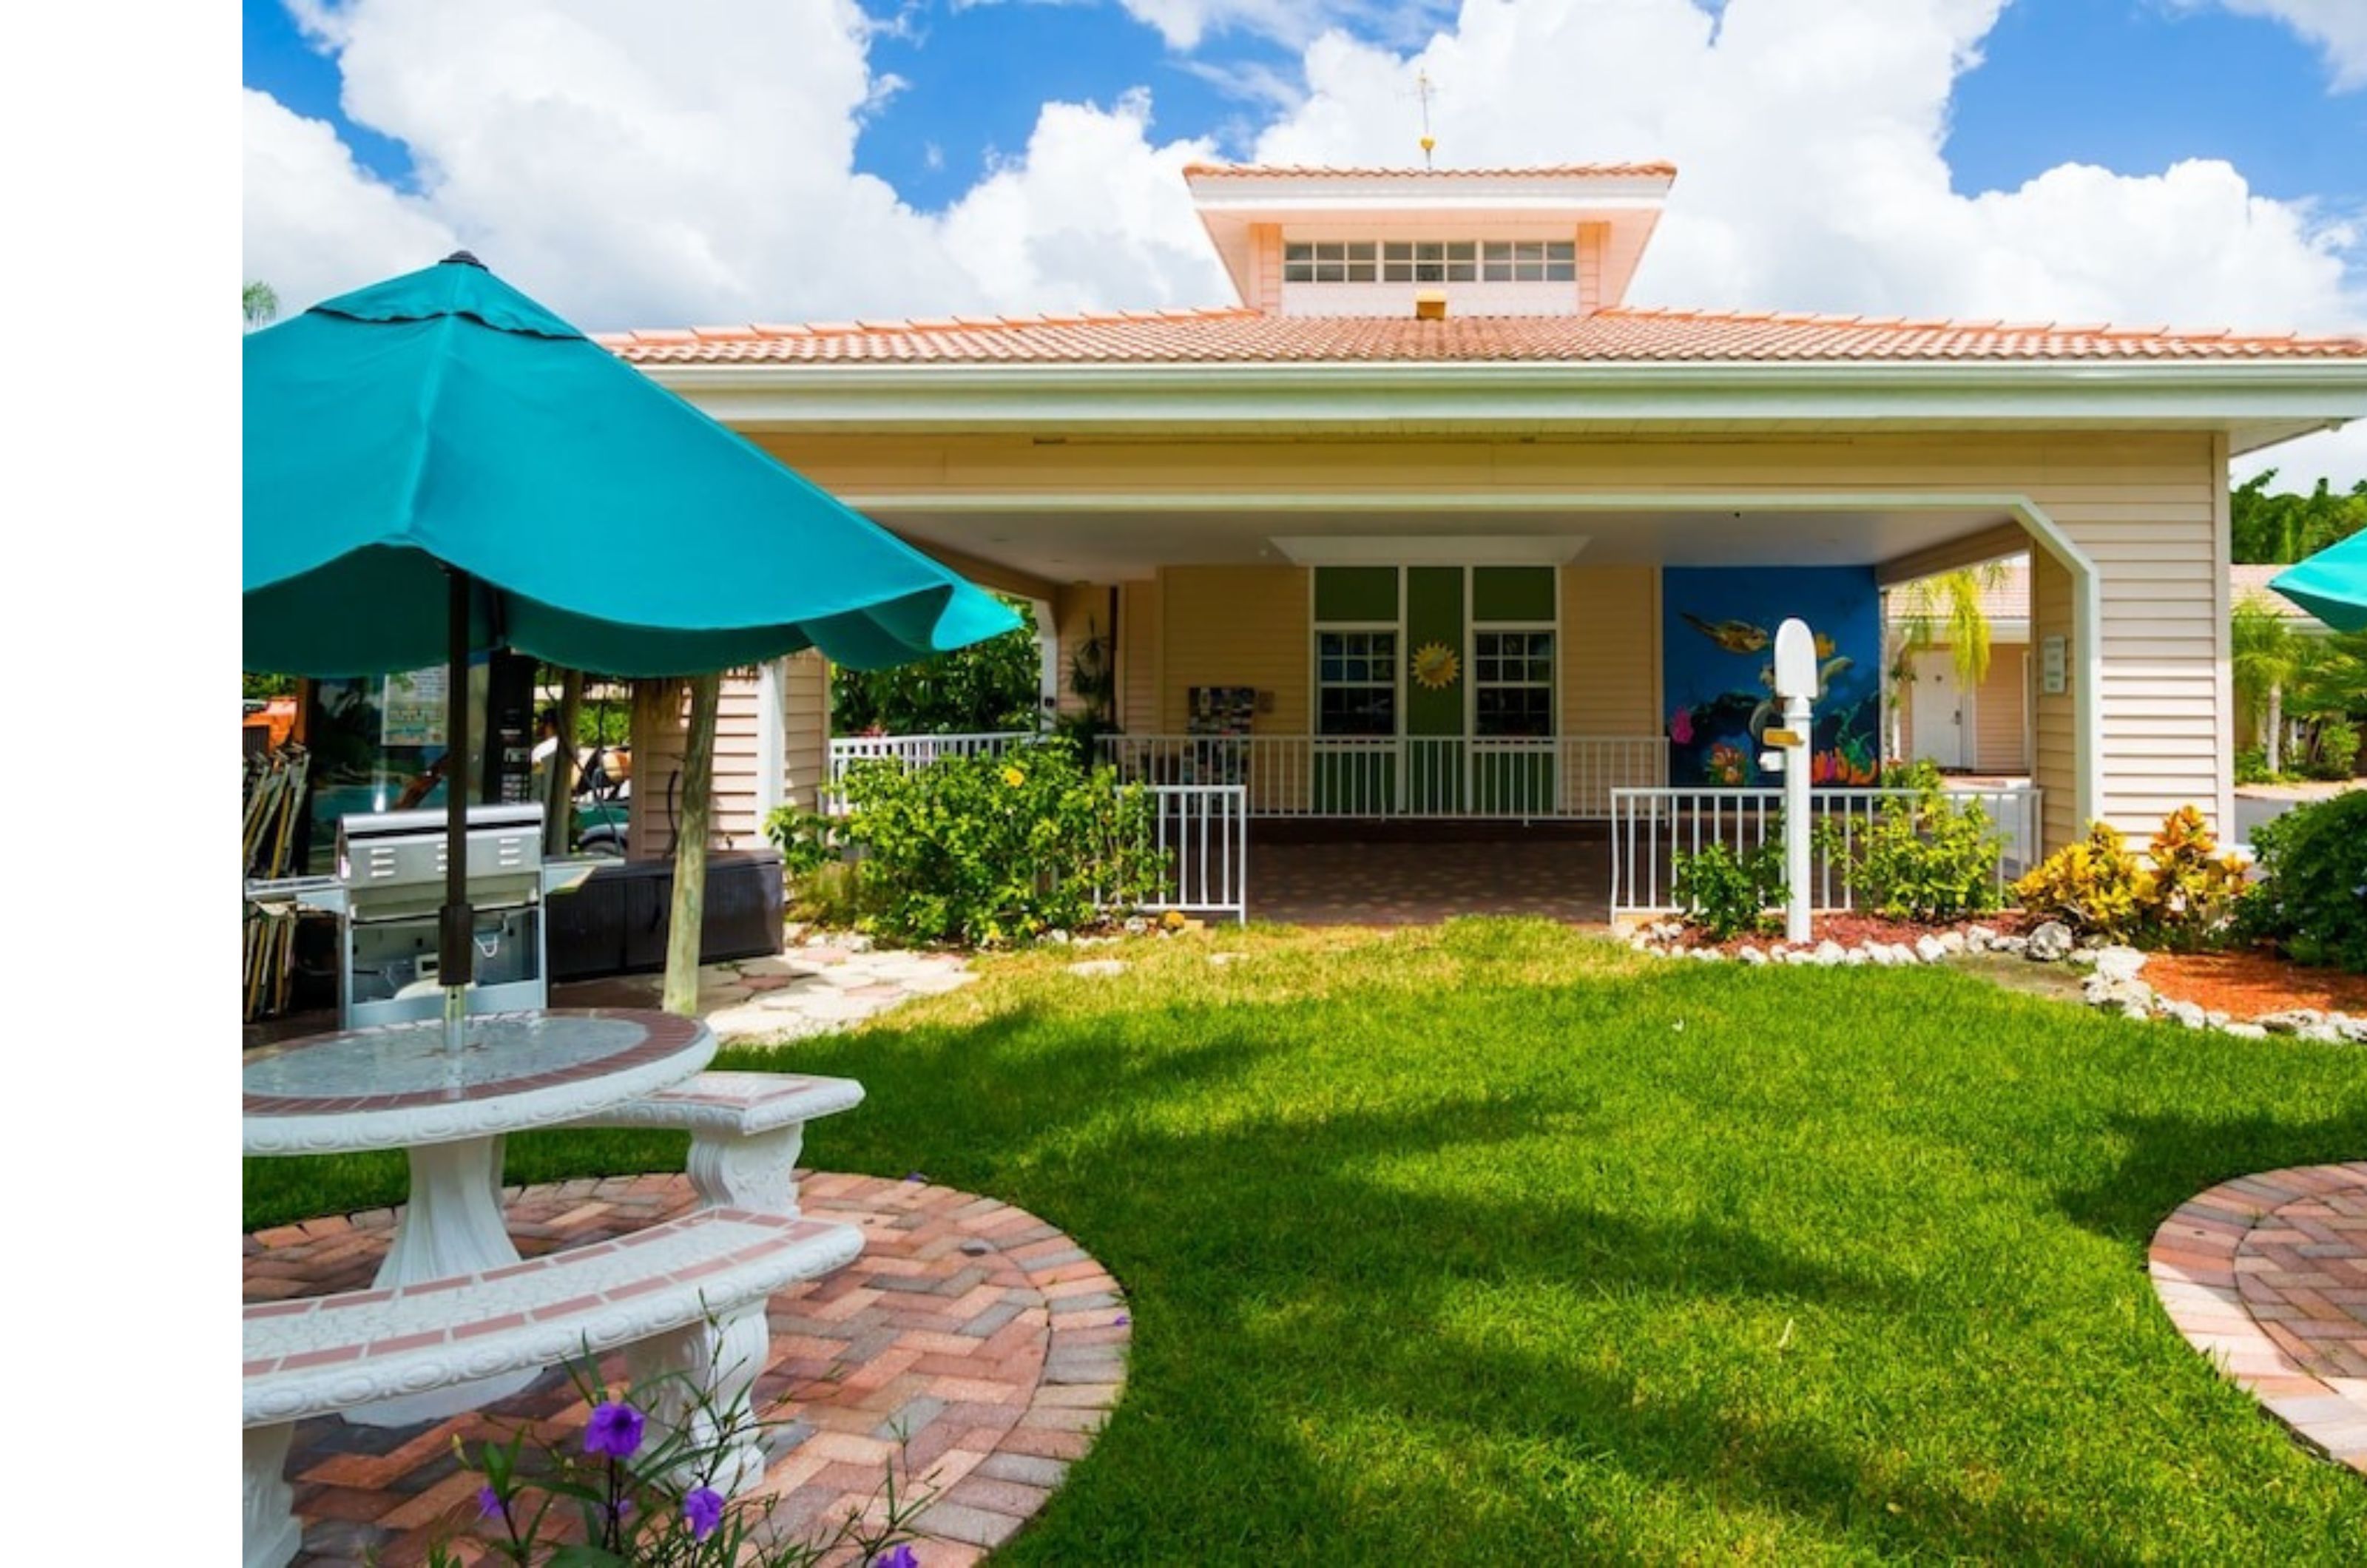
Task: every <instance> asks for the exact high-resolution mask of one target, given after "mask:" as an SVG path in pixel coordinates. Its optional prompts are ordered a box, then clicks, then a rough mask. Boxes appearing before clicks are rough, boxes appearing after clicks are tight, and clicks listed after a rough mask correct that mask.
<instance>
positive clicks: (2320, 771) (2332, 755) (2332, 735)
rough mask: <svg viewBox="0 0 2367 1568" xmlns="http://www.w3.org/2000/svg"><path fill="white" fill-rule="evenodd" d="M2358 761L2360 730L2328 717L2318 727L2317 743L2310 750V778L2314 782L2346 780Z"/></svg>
mask: <svg viewBox="0 0 2367 1568" xmlns="http://www.w3.org/2000/svg"><path fill="white" fill-rule="evenodd" d="M2358 761H2359V731H2358V729H2357V728H2355V727H2353V726H2351V725H2350V724H2346V723H2344V722H2343V721H2342V720H2341V719H2339V718H2329V719H2327V720H2324V721H2323V722H2321V723H2320V724H2319V725H2318V727H2317V744H2316V746H2314V747H2312V748H2311V749H2310V754H2309V776H2310V777H2312V778H2314V779H2338V780H2339V779H2347V778H2349V777H2350V774H2351V770H2352V768H2354V767H2355V766H2356V765H2357V764H2358Z"/></svg>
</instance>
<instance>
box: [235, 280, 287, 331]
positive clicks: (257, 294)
mask: <svg viewBox="0 0 2367 1568" xmlns="http://www.w3.org/2000/svg"><path fill="white" fill-rule="evenodd" d="M240 308H241V309H242V310H243V311H244V312H245V314H246V324H247V325H248V326H249V327H259V326H262V325H263V324H264V323H266V321H270V320H271V318H272V317H274V316H276V315H277V314H279V295H278V293H277V291H276V290H275V289H273V288H272V287H271V285H269V284H267V283H265V282H263V281H262V280H261V279H259V278H251V279H249V280H248V282H247V285H246V288H245V289H244V291H243V299H241V300H240Z"/></svg>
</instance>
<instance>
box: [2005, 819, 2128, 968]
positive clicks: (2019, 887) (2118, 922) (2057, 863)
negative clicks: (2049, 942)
mask: <svg viewBox="0 0 2367 1568" xmlns="http://www.w3.org/2000/svg"><path fill="white" fill-rule="evenodd" d="M2145 882H2146V874H2145V870H2144V868H2143V867H2141V866H2140V865H2138V864H2137V857H2136V856H2135V855H2133V854H2131V853H2130V852H2129V851H2128V848H2127V846H2126V845H2125V844H2124V843H2123V842H2122V841H2121V835H2120V831H2119V829H2115V828H2113V827H2112V825H2111V824H2110V823H2107V822H2091V823H2090V824H2089V826H2088V837H2087V838H2086V839H2085V840H2082V841H2081V842H2079V843H2076V844H2066V845H2065V846H2064V847H2063V848H2061V849H2059V850H2057V851H2056V852H2054V853H2053V854H2051V855H2049V856H2047V857H2046V858H2045V859H2044V861H2042V862H2040V863H2039V864H2038V865H2037V866H2036V867H2035V868H2034V869H2033V870H2032V872H2031V873H2030V874H2029V875H2027V876H2025V877H2023V878H2022V880H2021V881H2019V882H2017V883H2015V884H2014V885H2013V891H2014V896H2015V897H2018V898H2020V899H2021V900H2022V908H2024V909H2026V910H2028V911H2029V912H2030V914H2031V915H2032V916H2033V917H2035V918H2036V919H2043V920H2060V921H2062V922H2063V923H2064V924H2065V925H2067V926H2069V927H2070V928H2071V929H2072V930H2073V931H2077V932H2078V933H2080V934H2081V935H2083V936H2101V937H2104V938H2106V939H2108V940H2110V941H2112V942H2126V941H2128V940H2129V939H2130V938H2132V937H2134V936H2135V935H2136V934H2137V931H2138V929H2139V926H2140V924H2141V923H2142V921H2143V919H2144V916H2145V897H2146V887H2145Z"/></svg>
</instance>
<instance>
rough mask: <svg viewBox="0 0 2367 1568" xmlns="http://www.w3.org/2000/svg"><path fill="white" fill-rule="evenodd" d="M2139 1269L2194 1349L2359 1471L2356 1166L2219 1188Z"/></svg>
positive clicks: (2362, 1197) (2363, 1166) (2362, 1409)
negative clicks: (2147, 1270)
mask: <svg viewBox="0 0 2367 1568" xmlns="http://www.w3.org/2000/svg"><path fill="white" fill-rule="evenodd" d="M2150 1268H2151V1270H2152V1274H2153V1284H2154V1290H2155V1292H2157V1293H2158V1294H2159V1295H2160V1297H2161V1303H2162V1305H2163V1307H2165V1308H2166V1309H2167V1310H2168V1311H2169V1317H2170V1321H2171V1322H2173V1323H2175V1324H2176V1325H2178V1327H2179V1331H2180V1333H2182V1334H2184V1335H2185V1336H2186V1337H2187V1338H2188V1339H2189V1340H2191V1342H2192V1343H2193V1345H2194V1347H2195V1348H2197V1349H2199V1350H2201V1351H2202V1352H2203V1354H2204V1355H2206V1356H2209V1357H2210V1358H2211V1359H2213V1360H2214V1362H2215V1363H2217V1364H2218V1366H2219V1368H2220V1370H2221V1371H2225V1373H2226V1374H2227V1375H2228V1376H2230V1377H2232V1378H2234V1379H2235V1380H2236V1382H2238V1383H2240V1384H2241V1385H2243V1386H2244V1387H2245V1388H2246V1389H2248V1390H2249V1391H2250V1392H2251V1393H2252V1394H2253V1395H2254V1396H2255V1397H2256V1398H2258V1399H2259V1402H2260V1403H2261V1404H2264V1405H2266V1406H2268V1408H2269V1410H2270V1411H2271V1413H2272V1414H2274V1415H2275V1416H2277V1418H2278V1419H2279V1420H2281V1421H2282V1422H2284V1423H2285V1425H2287V1426H2288V1427H2292V1428H2293V1431H2294V1432H2296V1433H2297V1434H2299V1435H2300V1437H2301V1438H2303V1440H2305V1442H2307V1443H2308V1444H2309V1445H2310V1446H2311V1447H2313V1448H2315V1449H2317V1450H2320V1451H2322V1452H2324V1453H2326V1454H2327V1455H2328V1456H2330V1457H2331V1458H2333V1459H2335V1460H2337V1461H2339V1462H2341V1463H2343V1464H2347V1465H2349V1466H2350V1468H2351V1469H2353V1470H2356V1471H2360V1472H2367V1162H2358V1163H2353V1164H2350V1165H2320V1166H2310V1167H2306V1168H2295V1169H2292V1170H2277V1171H2271V1172H2269V1173H2268V1174H2267V1175H2264V1176H2247V1177H2243V1178H2240V1179H2237V1180H2235V1181H2226V1182H2222V1183H2221V1184H2220V1185H2218V1186H2216V1187H2214V1188H2213V1189H2211V1190H2209V1191H2208V1192H2205V1193H2203V1195H2202V1196H2200V1197H2198V1198H2194V1199H2191V1200H2190V1201H2187V1202H2186V1203H2184V1204H2182V1205H2180V1208H2179V1210H2178V1212H2177V1213H2174V1214H2172V1215H2170V1216H2169V1219H2167V1220H2165V1221H2164V1222H2162V1226H2161V1228H2160V1229H2159V1230H2157V1231H2156V1232H2155V1233H2154V1237H2153V1249H2152V1253H2151V1256H2150Z"/></svg>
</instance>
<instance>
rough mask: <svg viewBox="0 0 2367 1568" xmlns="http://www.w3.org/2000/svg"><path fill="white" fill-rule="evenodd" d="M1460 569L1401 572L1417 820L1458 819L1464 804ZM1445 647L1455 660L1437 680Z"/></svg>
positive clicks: (1409, 780)
mask: <svg viewBox="0 0 2367 1568" xmlns="http://www.w3.org/2000/svg"><path fill="white" fill-rule="evenodd" d="M1465 570H1466V569H1465V568H1463V567H1459V566H1410V567H1408V568H1406V574H1405V628H1406V683H1405V726H1404V735H1405V747H1404V751H1405V764H1404V766H1405V791H1406V811H1407V813H1408V814H1409V815H1411V816H1415V817H1459V816H1461V815H1463V814H1464V813H1465V812H1466V811H1467V810H1468V809H1469V804H1468V801H1467V791H1466V789H1465V788H1464V766H1465V763H1466V761H1467V756H1466V753H1467V750H1468V748H1469V745H1470V742H1469V741H1468V740H1467V739H1465V737H1466V736H1467V734H1468V730H1467V728H1466V724H1465V717H1464V708H1465V699H1466V696H1467V691H1466V688H1467V687H1468V685H1469V684H1470V682H1471V650H1470V649H1469V648H1468V647H1467V639H1466V638H1465V637H1464V635H1463V634H1464V622H1463V591H1464V582H1463V574H1464V571H1465ZM1440 649H1444V650H1445V652H1446V653H1447V654H1448V655H1450V656H1451V657H1452V658H1453V659H1454V660H1455V663H1454V666H1453V670H1454V675H1455V678H1454V679H1453V680H1452V681H1448V682H1444V684H1434V683H1433V682H1435V681H1436V680H1437V678H1438V676H1439V675H1440V674H1443V673H1444V664H1443V662H1442V663H1440V664H1431V663H1428V662H1426V661H1425V659H1424V655H1425V654H1429V655H1431V656H1432V658H1433V659H1435V658H1436V657H1437V653H1438V650H1440Z"/></svg>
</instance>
